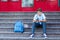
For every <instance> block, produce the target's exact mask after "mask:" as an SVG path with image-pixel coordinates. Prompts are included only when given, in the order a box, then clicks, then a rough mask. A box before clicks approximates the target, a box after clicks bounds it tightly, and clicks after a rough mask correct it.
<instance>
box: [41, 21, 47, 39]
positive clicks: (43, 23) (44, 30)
mask: <svg viewBox="0 0 60 40" xmlns="http://www.w3.org/2000/svg"><path fill="white" fill-rule="evenodd" d="M42 26H43V35H44V37H45V38H47V35H46V22H42Z"/></svg>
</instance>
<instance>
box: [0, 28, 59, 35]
mask: <svg viewBox="0 0 60 40" xmlns="http://www.w3.org/2000/svg"><path fill="white" fill-rule="evenodd" d="M31 30H32V29H31V28H25V29H24V31H25V32H31ZM42 31H43V29H42V28H39V29H38V28H36V29H35V32H42ZM46 31H47V32H53V33H57V34H60V33H59V32H60V28H59V29H57V28H46ZM0 32H14V28H0Z"/></svg>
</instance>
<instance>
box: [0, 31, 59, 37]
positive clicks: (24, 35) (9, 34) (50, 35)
mask: <svg viewBox="0 0 60 40" xmlns="http://www.w3.org/2000/svg"><path fill="white" fill-rule="evenodd" d="M42 34H43V33H42V32H36V33H35V37H42V36H43V35H42ZM7 35H8V36H7ZM47 35H48V37H60V34H52V33H47ZM29 36H30V32H24V33H19V32H18V33H14V32H9V33H7V32H6V33H0V37H29Z"/></svg>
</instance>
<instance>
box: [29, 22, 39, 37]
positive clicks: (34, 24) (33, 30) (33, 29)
mask: <svg viewBox="0 0 60 40" xmlns="http://www.w3.org/2000/svg"><path fill="white" fill-rule="evenodd" d="M37 25H38V23H36V22H34V23H33V25H32V34H31V35H30V37H31V38H32V37H33V36H34V32H35V27H36V26H37Z"/></svg>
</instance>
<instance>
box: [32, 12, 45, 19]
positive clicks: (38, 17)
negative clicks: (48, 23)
mask: <svg viewBox="0 0 60 40" xmlns="http://www.w3.org/2000/svg"><path fill="white" fill-rule="evenodd" d="M44 19H46V17H45V15H44V13H42V14H41V15H38V14H35V16H34V18H33V20H44Z"/></svg>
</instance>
